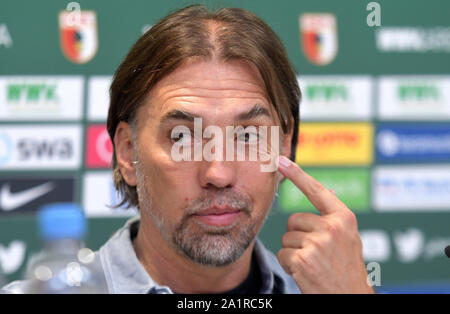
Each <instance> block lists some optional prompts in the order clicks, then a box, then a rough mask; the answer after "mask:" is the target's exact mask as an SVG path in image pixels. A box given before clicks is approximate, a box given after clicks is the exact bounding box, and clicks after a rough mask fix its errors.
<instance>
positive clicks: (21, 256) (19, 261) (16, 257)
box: [0, 240, 27, 288]
mask: <svg viewBox="0 0 450 314" xmlns="http://www.w3.org/2000/svg"><path fill="white" fill-rule="evenodd" d="M26 251H27V245H26V243H25V242H23V241H21V240H14V241H12V242H11V243H9V245H7V246H4V245H2V244H0V266H1V267H0V268H1V269H3V271H4V272H5V274H7V275H9V274H12V273H15V272H16V271H18V270H19V268H20V267H21V266H22V265H23V263H24V262H25V253H26ZM0 288H1V287H0Z"/></svg>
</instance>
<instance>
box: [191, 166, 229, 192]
mask: <svg viewBox="0 0 450 314" xmlns="http://www.w3.org/2000/svg"><path fill="white" fill-rule="evenodd" d="M202 163H203V165H202V167H201V170H200V172H199V176H200V178H199V180H200V184H201V186H202V188H206V189H208V188H218V189H223V188H231V187H233V186H234V184H235V181H236V172H235V171H236V169H235V167H234V166H233V162H231V161H218V160H213V161H210V162H206V161H204V162H202Z"/></svg>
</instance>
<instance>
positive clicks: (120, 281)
mask: <svg viewBox="0 0 450 314" xmlns="http://www.w3.org/2000/svg"><path fill="white" fill-rule="evenodd" d="M138 223H139V217H133V218H131V219H129V220H128V221H127V222H126V223H125V225H124V226H123V227H122V228H121V229H119V230H118V231H117V232H116V233H115V234H114V235H113V236H112V237H111V238H110V239H109V240H108V241H107V242H106V243H105V244H104V245H103V246H102V247H101V248H100V250H99V251H97V252H95V254H96V262H97V263H98V264H99V266H100V267H101V269H102V270H103V273H104V276H105V279H106V283H107V286H108V292H109V293H113V294H116V293H117V294H127V293H156V294H171V293H173V292H172V290H171V289H170V287H167V286H161V285H159V284H157V283H156V282H155V281H154V280H153V279H152V278H151V277H150V276H149V274H148V273H147V272H146V270H145V269H144V267H143V266H142V265H141V263H140V262H139V260H138V258H137V256H136V253H135V251H134V248H133V242H132V237H131V230H132V229H133V228H136V227H137V224H138ZM254 250H255V252H254V253H255V256H256V261H257V263H258V266H259V269H260V272H261V276H262V278H261V282H262V287H261V290H260V291H261V293H262V294H270V293H300V290H299V288H298V287H297V285H296V283H295V281H294V279H293V278H292V277H291V276H289V275H288V274H286V272H285V271H284V270H283V269H282V268H281V266H280V264H279V263H278V260H277V258H276V257H275V256H274V254H273V253H272V252H270V251H269V250H267V249H266V248H265V247H264V245H263V244H262V243H261V241H260V240H259V239H258V238H257V239H256V240H255V248H254ZM24 285H25V282H24V281H15V282H12V283H10V284H9V285H7V286H5V287H3V288H2V290H3V292H7V293H8V292H9V293H11V292H20V291H23V286H24Z"/></svg>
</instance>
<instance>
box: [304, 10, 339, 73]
mask: <svg viewBox="0 0 450 314" xmlns="http://www.w3.org/2000/svg"><path fill="white" fill-rule="evenodd" d="M299 26H300V42H301V43H302V50H303V53H304V55H305V56H306V58H307V59H308V60H309V61H310V62H311V63H314V64H316V65H327V64H329V63H330V62H332V61H333V60H334V58H335V57H336V55H337V51H338V36H337V30H336V17H335V16H334V15H333V14H330V13H305V14H302V15H300V17H299Z"/></svg>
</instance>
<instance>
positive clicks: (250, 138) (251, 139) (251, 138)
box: [236, 132, 258, 143]
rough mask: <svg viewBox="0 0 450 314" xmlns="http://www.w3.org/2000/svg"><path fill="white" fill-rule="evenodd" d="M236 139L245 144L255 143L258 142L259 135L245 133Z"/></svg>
mask: <svg viewBox="0 0 450 314" xmlns="http://www.w3.org/2000/svg"><path fill="white" fill-rule="evenodd" d="M236 139H237V140H238V141H242V142H245V143H255V142H257V141H258V133H253V132H244V133H241V134H239V135H238V136H237V137H236Z"/></svg>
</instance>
